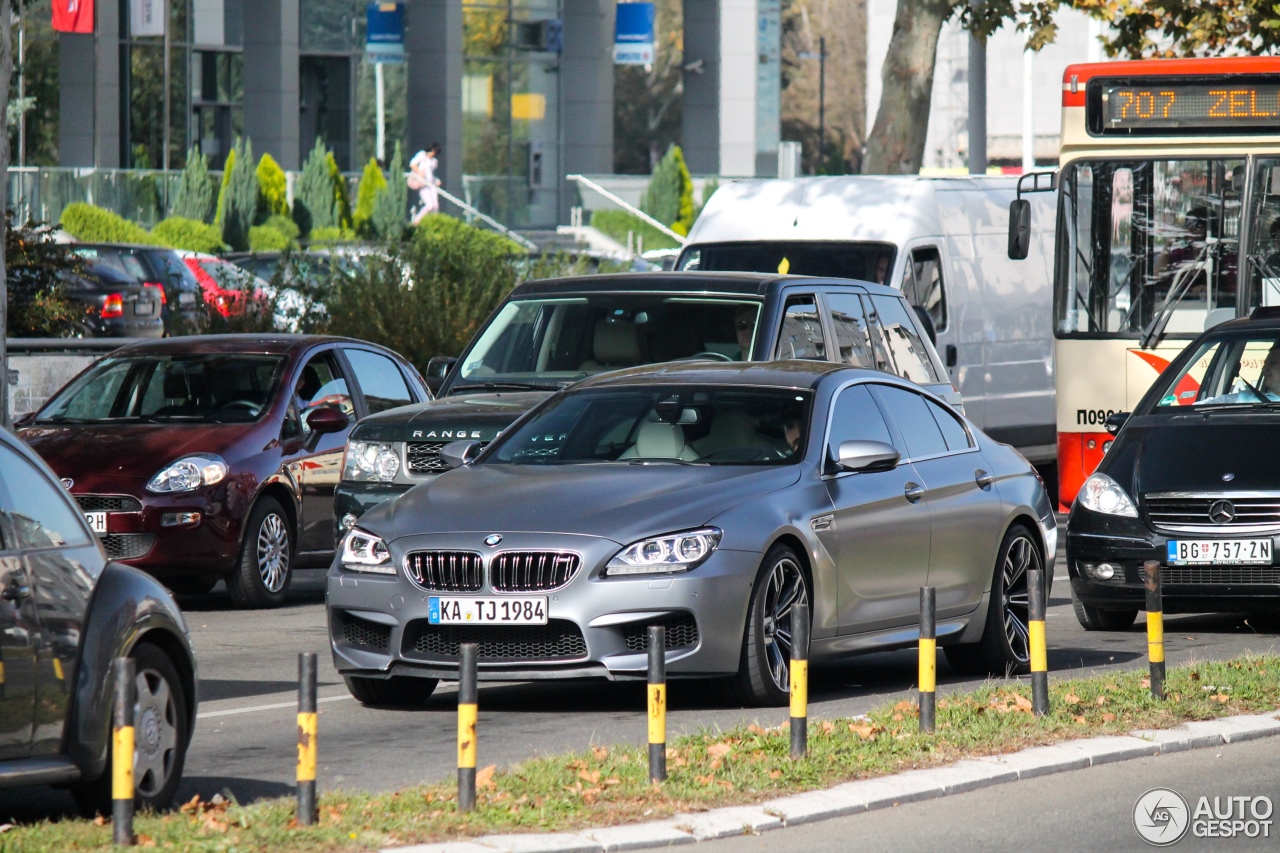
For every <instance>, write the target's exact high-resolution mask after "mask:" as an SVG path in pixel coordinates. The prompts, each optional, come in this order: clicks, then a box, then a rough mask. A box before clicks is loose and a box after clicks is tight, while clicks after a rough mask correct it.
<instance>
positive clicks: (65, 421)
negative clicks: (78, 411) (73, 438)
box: [32, 417, 89, 424]
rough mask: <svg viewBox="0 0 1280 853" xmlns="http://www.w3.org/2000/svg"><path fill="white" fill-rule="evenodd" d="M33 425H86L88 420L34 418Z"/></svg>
mask: <svg viewBox="0 0 1280 853" xmlns="http://www.w3.org/2000/svg"><path fill="white" fill-rule="evenodd" d="M32 423H33V424H87V423H89V418H65V417H64V418H36V419H35V420H34V421H33V422H32Z"/></svg>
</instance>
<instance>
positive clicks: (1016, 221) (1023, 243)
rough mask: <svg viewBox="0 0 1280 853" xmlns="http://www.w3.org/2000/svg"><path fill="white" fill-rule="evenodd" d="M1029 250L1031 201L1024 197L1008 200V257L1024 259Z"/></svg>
mask: <svg viewBox="0 0 1280 853" xmlns="http://www.w3.org/2000/svg"><path fill="white" fill-rule="evenodd" d="M1030 251H1031V202H1029V201H1027V200H1026V199H1025V198H1018V199H1014V200H1013V201H1011V202H1009V257H1010V258H1011V259H1013V260H1015V261H1024V260H1026V258H1027V254H1028V253H1029V252H1030Z"/></svg>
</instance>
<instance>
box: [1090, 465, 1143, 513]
mask: <svg viewBox="0 0 1280 853" xmlns="http://www.w3.org/2000/svg"><path fill="white" fill-rule="evenodd" d="M1078 499H1079V501H1080V505H1081V506H1083V507H1084V508H1085V509H1088V510H1093V511H1094V512H1102V513H1106V514H1107V515H1127V516H1129V517H1130V518H1137V517H1138V510H1137V508H1136V507H1134V505H1133V501H1132V500H1130V499H1129V496H1128V495H1127V494H1125V491H1124V489H1122V488H1120V484H1119V483H1117V482H1116V481H1115V480H1113V479H1111V478H1110V477H1108V476H1107V475H1106V474H1094V475H1093V476H1091V477H1090V478H1089V479H1087V480H1085V481H1084V485H1083V486H1081V487H1080V494H1079V496H1078Z"/></svg>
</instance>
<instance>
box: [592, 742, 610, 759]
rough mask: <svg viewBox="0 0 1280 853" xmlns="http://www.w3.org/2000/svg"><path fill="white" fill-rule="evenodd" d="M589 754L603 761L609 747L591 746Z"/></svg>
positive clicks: (606, 756) (607, 754)
mask: <svg viewBox="0 0 1280 853" xmlns="http://www.w3.org/2000/svg"><path fill="white" fill-rule="evenodd" d="M591 754H592V755H594V756H595V757H596V760H597V761H603V760H604V759H606V758H608V757H609V749H608V747H604V746H593V747H591Z"/></svg>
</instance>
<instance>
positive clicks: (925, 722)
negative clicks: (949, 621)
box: [919, 586, 938, 732]
mask: <svg viewBox="0 0 1280 853" xmlns="http://www.w3.org/2000/svg"><path fill="white" fill-rule="evenodd" d="M919 678H920V731H922V732H931V731H933V727H934V723H935V722H936V720H937V716H938V598H937V592H936V590H934V588H933V587H931V586H922V587H920V676H919Z"/></svg>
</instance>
